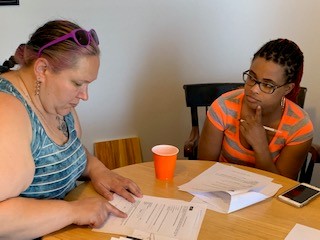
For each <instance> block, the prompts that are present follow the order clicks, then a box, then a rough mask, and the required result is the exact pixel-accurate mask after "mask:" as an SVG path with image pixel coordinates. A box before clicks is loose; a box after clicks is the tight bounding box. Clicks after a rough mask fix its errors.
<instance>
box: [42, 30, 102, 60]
mask: <svg viewBox="0 0 320 240" xmlns="http://www.w3.org/2000/svg"><path fill="white" fill-rule="evenodd" d="M78 31H84V32H85V33H86V36H87V39H88V43H87V44H82V43H80V42H79V40H78V38H77V35H76V33H77V32H78ZM69 38H72V39H73V41H75V43H77V44H78V46H81V47H86V46H88V45H89V44H90V43H91V41H92V40H93V41H94V42H95V43H96V44H97V45H99V38H98V35H97V33H96V31H95V30H94V29H90V30H89V31H87V30H85V29H82V28H77V29H74V30H72V31H71V32H69V33H67V34H65V35H62V36H61V37H58V38H57V39H54V40H52V41H51V42H48V43H47V44H45V45H43V46H42V47H41V48H40V49H39V51H38V53H37V55H38V57H40V56H41V54H42V52H43V50H44V49H46V48H48V47H51V46H52V45H55V44H57V43H60V42H63V41H65V40H67V39H69Z"/></svg>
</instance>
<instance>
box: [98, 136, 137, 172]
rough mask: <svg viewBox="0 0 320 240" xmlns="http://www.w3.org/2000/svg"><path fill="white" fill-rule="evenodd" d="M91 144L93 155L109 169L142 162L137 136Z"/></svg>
mask: <svg viewBox="0 0 320 240" xmlns="http://www.w3.org/2000/svg"><path fill="white" fill-rule="evenodd" d="M93 146H94V155H95V156H96V157H97V158H98V159H100V161H101V162H103V164H104V165H105V166H107V168H109V169H115V168H118V167H123V166H127V165H130V164H135V163H141V162H142V153H141V147H140V139H139V138H138V137H133V138H125V139H115V140H108V141H102V142H96V143H94V145H93Z"/></svg>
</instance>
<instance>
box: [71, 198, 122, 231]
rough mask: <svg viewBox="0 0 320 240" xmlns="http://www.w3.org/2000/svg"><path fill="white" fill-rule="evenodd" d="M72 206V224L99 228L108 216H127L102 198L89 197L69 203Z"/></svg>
mask: <svg viewBox="0 0 320 240" xmlns="http://www.w3.org/2000/svg"><path fill="white" fill-rule="evenodd" d="M70 204H71V205H72V214H73V215H74V218H73V223H74V224H77V225H89V226H90V227H92V228H97V227H101V226H102V224H103V223H104V222H105V221H106V219H107V217H108V215H109V214H113V215H114V216H117V217H121V218H125V217H127V214H126V213H124V212H122V211H120V210H119V209H117V208H116V207H114V206H113V205H111V204H110V203H109V202H108V201H107V200H106V199H105V198H103V197H91V198H85V199H81V200H76V201H72V202H70Z"/></svg>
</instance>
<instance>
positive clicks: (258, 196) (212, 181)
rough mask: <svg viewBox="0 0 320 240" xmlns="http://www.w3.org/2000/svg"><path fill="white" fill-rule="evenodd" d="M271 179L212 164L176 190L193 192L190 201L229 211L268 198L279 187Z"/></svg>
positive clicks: (279, 186) (219, 210)
mask: <svg viewBox="0 0 320 240" xmlns="http://www.w3.org/2000/svg"><path fill="white" fill-rule="evenodd" d="M272 180H273V179H272V178H269V177H265V176H263V175H260V174H256V173H252V172H249V171H245V170H242V169H239V168H236V167H233V166H228V165H225V164H221V163H216V164H214V165H213V166H212V167H211V168H209V169H207V170H206V171H204V172H203V173H201V174H200V175H198V176H197V177H195V178H194V179H192V180H191V181H190V182H188V183H186V184H183V185H181V186H179V190H181V191H186V192H189V193H191V194H192V195H194V196H195V197H194V198H193V200H192V202H195V203H204V202H205V203H207V204H208V206H207V207H208V209H211V210H214V211H217V212H221V213H231V212H234V211H236V210H239V209H242V208H244V207H247V206H250V205H252V204H255V203H257V202H260V201H263V200H265V199H267V198H269V197H272V196H273V195H274V194H276V192H277V191H278V190H279V189H280V188H281V187H282V185H280V184H276V183H273V182H272Z"/></svg>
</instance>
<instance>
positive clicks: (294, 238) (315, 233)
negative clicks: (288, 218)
mask: <svg viewBox="0 0 320 240" xmlns="http://www.w3.org/2000/svg"><path fill="white" fill-rule="evenodd" d="M306 239H308V240H319V239H320V230H318V229H315V228H311V227H307V226H304V225H301V224H298V223H297V224H296V225H295V226H294V227H293V228H292V230H291V231H290V232H289V234H288V235H287V237H286V238H285V240H306Z"/></svg>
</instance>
